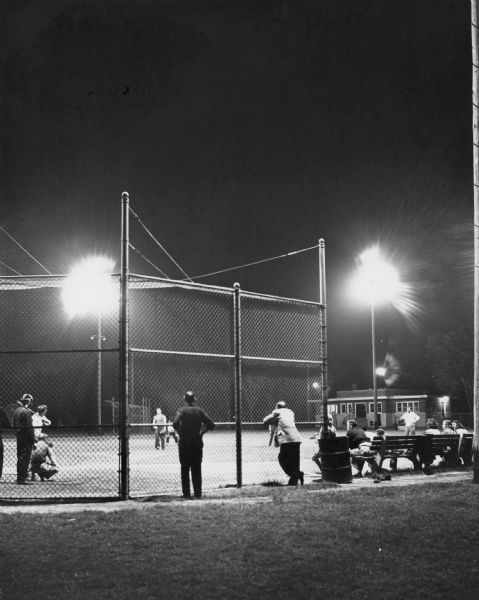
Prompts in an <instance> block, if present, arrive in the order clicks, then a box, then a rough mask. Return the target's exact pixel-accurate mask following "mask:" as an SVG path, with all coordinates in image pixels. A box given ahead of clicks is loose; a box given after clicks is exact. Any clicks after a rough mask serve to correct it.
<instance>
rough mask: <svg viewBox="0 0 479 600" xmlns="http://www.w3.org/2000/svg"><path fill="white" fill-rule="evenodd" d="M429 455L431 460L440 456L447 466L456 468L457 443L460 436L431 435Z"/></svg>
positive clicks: (457, 462)
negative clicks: (431, 457)
mask: <svg viewBox="0 0 479 600" xmlns="http://www.w3.org/2000/svg"><path fill="white" fill-rule="evenodd" d="M428 437H430V438H431V440H430V443H431V454H432V456H433V459H434V458H435V457H436V456H440V457H441V458H443V459H444V460H445V461H446V464H447V465H448V466H456V465H458V464H460V461H459V442H460V438H461V436H460V435H459V434H458V433H451V434H441V435H431V436H428ZM431 462H432V461H431Z"/></svg>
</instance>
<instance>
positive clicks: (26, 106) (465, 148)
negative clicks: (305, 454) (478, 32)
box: [0, 0, 473, 388]
mask: <svg viewBox="0 0 479 600" xmlns="http://www.w3.org/2000/svg"><path fill="white" fill-rule="evenodd" d="M2 10H3V13H4V14H3V15H2V17H3V19H2V20H3V31H2V33H1V35H0V38H1V39H2V42H1V43H2V45H3V47H2V51H1V55H2V59H3V60H2V71H1V73H2V81H1V86H2V93H1V102H2V104H1V118H2V121H1V142H2V145H1V148H2V155H1V169H2V170H1V181H2V202H1V209H0V211H1V220H0V224H1V225H2V227H4V228H5V230H6V231H8V233H9V234H11V235H12V236H13V237H14V238H15V239H16V240H17V241H18V242H19V243H21V244H22V245H23V246H24V247H25V248H26V249H27V250H28V251H29V252H30V253H31V254H32V255H33V256H35V258H36V259H37V260H38V261H40V263H41V264H42V265H44V266H45V267H46V269H48V270H49V271H51V272H52V273H60V274H62V273H66V272H68V271H69V269H70V267H71V266H72V265H73V264H74V263H75V261H77V260H78V259H79V258H81V257H83V256H85V255H87V254H90V253H93V252H98V253H103V254H107V255H109V256H111V257H112V258H114V259H115V260H116V263H117V267H118V268H119V253H120V208H121V205H120V200H121V193H122V191H124V190H127V191H128V192H129V194H130V200H131V207H132V209H133V210H134V211H135V212H136V213H137V214H138V216H139V217H140V218H141V220H142V221H143V223H144V224H145V225H146V226H147V227H148V228H149V229H150V231H151V232H152V233H153V234H154V235H155V236H156V238H157V239H158V240H159V241H160V242H161V243H162V244H163V245H164V246H165V248H166V249H167V250H168V252H169V253H170V254H171V255H172V256H173V257H174V259H175V260H176V261H177V262H178V263H179V265H181V267H182V269H183V270H184V271H185V272H186V273H187V274H188V275H189V276H190V277H193V278H194V277H196V276H200V275H203V274H206V273H210V272H213V271H218V270H221V269H227V268H229V267H234V266H237V265H243V264H247V263H250V262H253V261H259V260H262V259H265V258H269V257H275V256H278V255H281V254H284V253H286V252H292V251H294V250H299V249H303V248H308V247H311V246H315V245H316V244H317V242H318V239H319V238H324V239H325V241H326V267H327V281H328V325H329V328H328V341H329V353H330V373H331V379H332V380H334V381H336V382H337V385H338V386H340V387H341V386H342V387H346V388H347V387H349V386H350V385H351V384H352V383H358V385H360V387H364V386H366V387H369V385H371V384H370V381H369V380H370V366H369V361H370V320H369V309H368V307H367V306H366V305H364V304H362V303H360V302H359V301H358V300H359V299H358V298H354V297H353V296H352V295H351V294H350V293H349V292H348V291H347V288H348V281H349V280H350V279H351V277H352V275H353V274H354V272H355V269H356V261H357V257H358V255H359V254H360V253H361V252H362V251H363V250H364V249H365V248H367V247H368V246H370V245H372V244H379V246H380V248H381V250H382V252H383V253H384V256H385V257H386V258H388V259H389V260H391V261H392V262H393V263H394V264H395V265H396V266H397V267H398V268H399V270H400V274H401V279H402V280H403V281H404V282H407V283H408V284H409V285H410V289H411V298H412V300H413V302H414V305H415V306H416V311H415V312H414V314H412V315H410V316H408V317H407V318H406V317H405V316H404V315H402V314H401V313H400V312H398V311H397V310H396V309H395V308H393V307H391V306H384V307H381V308H378V311H377V327H378V342H379V346H378V362H380V361H381V360H382V358H383V357H384V355H385V353H386V352H392V353H393V354H394V355H395V356H396V357H397V359H398V360H399V361H400V363H401V366H402V371H403V378H402V380H401V381H399V382H398V385H399V386H400V387H421V386H423V387H424V388H427V386H428V385H429V384H430V383H431V381H430V375H429V373H428V368H427V364H426V362H425V360H424V351H423V343H424V340H425V337H426V335H427V334H428V333H431V332H433V331H441V330H447V329H448V328H451V327H455V326H457V322H458V321H459V322H463V323H465V324H466V325H467V324H470V325H471V326H472V318H473V313H472V305H473V191H472V133H471V131H472V125H471V123H472V109H471V85H472V76H471V34H470V2H469V0H456V1H449V0H413V1H408V0H397V1H395V0H380V1H374V0H370V1H361V0H357V1H355V0H334V1H321V0H303V1H301V0H292V1H288V0H271V1H268V2H263V1H260V0H255V1H253V2H242V1H240V0H238V1H236V2H232V1H231V0H225V1H210V0H195V1H193V0H191V1H189V2H185V1H183V0H171V1H168V0H165V1H162V0H157V1H154V2H153V1H149V2H148V1H145V2H143V1H141V0H125V1H119V0H117V1H111V2H108V1H102V0H96V1H94V2H68V1H65V0H61V1H58V2H56V1H46V0H35V1H32V2H29V1H27V0H24V1H21V0H19V1H11V2H7V3H5V4H4V5H3V9H2ZM131 241H132V243H133V245H134V246H135V247H137V248H138V249H140V250H141V251H142V252H143V254H144V255H145V256H147V257H148V258H149V260H151V261H152V262H153V263H154V264H155V265H156V266H157V267H158V268H159V269H161V270H162V271H163V272H164V273H166V274H167V275H168V276H169V277H172V278H178V279H180V278H182V277H183V275H182V273H181V272H180V271H179V270H178V269H177V268H176V267H175V266H174V265H173V264H172V263H171V261H169V259H168V258H167V257H166V256H165V254H164V253H162V252H161V251H160V250H159V249H158V247H156V246H155V245H154V244H153V243H152V242H151V239H149V238H148V236H146V235H145V233H144V231H143V230H142V229H141V227H139V226H138V224H137V223H136V222H135V220H134V219H132V223H131ZM0 260H1V261H2V263H3V265H0V273H1V274H2V275H12V274H13V271H12V270H11V269H14V270H16V271H18V272H19V273H21V274H24V275H26V274H45V270H43V269H42V268H41V267H40V266H39V265H38V264H37V263H35V262H34V261H33V260H32V259H30V258H28V256H27V255H26V254H25V253H24V252H22V251H21V250H20V248H19V247H18V246H17V245H16V244H14V243H13V242H12V240H11V239H9V238H8V237H7V236H6V235H5V234H4V233H2V232H0ZM5 265H6V266H5ZM131 268H132V271H133V272H136V273H145V274H151V275H158V274H159V273H158V272H157V271H156V270H154V269H153V268H152V267H151V266H149V265H148V263H146V262H145V261H143V260H142V259H140V258H139V257H137V256H135V255H134V254H132V257H131ZM198 281H199V282H203V283H208V284H212V285H222V286H228V287H231V286H232V285H233V283H234V282H235V281H238V282H239V283H240V284H241V286H242V287H243V288H244V289H247V290H249V291H255V292H261V293H267V294H277V295H281V296H289V297H294V298H302V299H306V300H317V299H318V254H317V250H312V251H309V252H305V253H302V254H299V255H297V256H292V257H288V258H282V259H279V260H275V261H272V262H267V263H263V264H261V265H257V266H254V267H249V268H243V269H241V270H237V271H232V272H228V273H224V274H221V275H217V276H212V277H207V278H201V279H198Z"/></svg>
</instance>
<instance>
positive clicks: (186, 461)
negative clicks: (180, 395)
mask: <svg viewBox="0 0 479 600" xmlns="http://www.w3.org/2000/svg"><path fill="white" fill-rule="evenodd" d="M185 402H186V406H183V407H182V408H180V409H179V410H178V412H177V413H176V417H175V418H174V419H173V427H174V428H175V430H176V431H177V432H178V434H179V437H180V440H179V442H178V452H179V458H180V464H181V490H182V492H183V498H185V499H186V500H190V499H191V490H190V470H191V481H192V483H193V493H194V495H195V498H201V491H202V490H201V488H202V477H201V462H202V460H203V434H204V433H206V432H207V431H208V430H210V429H213V428H214V426H215V424H214V423H213V421H212V420H211V419H210V417H209V416H208V415H207V414H206V413H205V412H204V411H203V409H201V408H200V407H199V406H195V396H194V394H193V392H186V394H185Z"/></svg>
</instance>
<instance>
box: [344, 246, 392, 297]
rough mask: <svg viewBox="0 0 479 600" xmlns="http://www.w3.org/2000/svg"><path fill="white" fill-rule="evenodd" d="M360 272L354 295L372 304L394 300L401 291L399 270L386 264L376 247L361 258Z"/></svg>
mask: <svg viewBox="0 0 479 600" xmlns="http://www.w3.org/2000/svg"><path fill="white" fill-rule="evenodd" d="M359 260H360V265H359V272H358V274H357V276H356V278H355V279H354V281H353V289H354V294H355V295H356V296H359V297H360V298H362V299H364V300H365V301H367V302H368V303H370V304H376V303H379V302H384V301H385V300H392V299H393V298H394V296H395V295H396V294H397V293H398V292H399V291H400V287H401V285H400V282H399V274H398V272H397V270H396V269H395V268H394V267H393V266H391V265H390V264H388V263H387V262H384V261H383V260H382V258H381V257H380V256H379V248H378V247H377V246H375V247H374V248H370V249H369V250H366V251H365V252H363V253H362V254H361V256H360V257H359Z"/></svg>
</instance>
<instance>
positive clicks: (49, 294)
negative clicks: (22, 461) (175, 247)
mask: <svg viewBox="0 0 479 600" xmlns="http://www.w3.org/2000/svg"><path fill="white" fill-rule="evenodd" d="M65 280H66V278H65V277H63V276H41V277H1V278H0V302H1V310H0V336H1V337H0V361H1V367H0V408H1V409H2V410H3V412H4V414H5V415H6V416H7V419H9V420H10V423H11V418H12V414H13V411H14V410H15V407H16V401H17V400H18V399H19V398H20V397H21V395H22V394H23V393H27V392H28V393H30V394H32V396H33V398H34V403H33V409H35V407H37V406H39V405H42V404H45V405H47V407H48V412H47V417H48V418H49V419H50V420H51V422H52V424H51V425H50V426H49V427H48V428H47V429H45V430H44V431H45V432H46V433H47V434H48V435H49V438H50V440H51V441H52V442H53V452H54V454H55V458H56V461H57V463H58V465H59V472H58V473H57V474H56V475H55V476H54V477H52V478H51V479H50V480H49V481H36V482H35V483H33V484H31V485H28V486H18V485H16V461H17V456H16V440H15V431H14V430H13V428H11V427H8V426H7V427H5V428H4V429H3V456H2V455H0V459H1V458H3V476H2V477H1V479H0V501H20V500H23V501H41V500H49V501H51V500H57V501H75V500H84V499H118V498H119V495H120V491H119V490H120V482H121V481H122V469H125V468H128V478H127V481H128V495H129V497H139V496H145V495H153V494H168V495H170V494H171V495H176V494H179V493H180V477H179V461H178V452H177V448H176V442H175V439H174V438H173V437H170V436H166V439H165V440H164V441H165V444H164V449H163V448H162V446H161V444H160V448H159V449H156V448H155V439H154V431H153V429H152V418H153V415H154V414H155V413H156V409H157V408H161V410H162V411H163V413H164V414H165V415H166V416H167V418H168V420H171V419H172V418H173V417H174V415H175V413H176V411H177V409H178V408H179V407H180V406H181V405H182V404H183V396H184V393H185V391H186V390H192V391H194V393H195V396H196V398H197V402H198V404H199V405H200V406H201V407H202V408H203V409H204V410H205V411H206V412H207V413H208V414H209V415H210V416H211V418H212V419H213V420H214V421H215V423H216V427H215V430H214V431H212V432H210V433H208V434H206V436H205V449H204V460H203V480H204V488H205V490H208V489H212V488H215V487H220V486H240V485H243V484H254V483H262V482H265V481H272V480H280V479H282V478H283V475H282V473H281V470H280V468H279V466H278V463H277V460H276V457H277V449H275V448H274V446H273V445H270V440H269V433H268V431H267V429H266V428H264V427H263V425H262V419H263V417H264V416H265V415H266V414H268V413H270V412H271V410H272V409H273V408H274V405H275V404H276V403H277V402H278V401H279V400H284V401H286V403H287V404H288V406H289V407H290V408H292V409H293V411H294V412H295V416H296V421H297V423H298V424H299V427H300V429H301V431H302V432H303V440H304V443H303V445H302V460H304V461H306V462H307V463H309V464H312V463H311V461H310V458H311V455H312V454H313V453H314V451H315V442H314V440H312V439H311V436H312V435H313V432H314V430H315V429H316V424H317V421H318V420H320V419H321V418H322V413H321V411H322V401H323V398H322V395H323V393H324V389H325V381H326V359H325V326H326V322H325V308H324V306H323V305H322V304H320V303H314V302H306V301H301V300H295V299H288V298H280V297H273V296H266V295H261V294H254V293H250V292H245V291H242V290H240V288H239V286H236V287H234V288H232V289H230V288H219V287H213V286H205V285H200V284H195V283H190V282H185V281H172V280H170V279H160V278H153V277H146V276H138V275H129V277H128V295H129V310H128V318H129V322H128V331H129V335H128V378H127V379H128V394H127V398H128V406H127V410H126V414H125V416H124V417H122V413H121V410H120V409H121V405H120V401H121V398H120V396H121V394H120V393H119V388H120V381H121V374H120V371H121V361H120V358H121V357H120V337H121V336H120V334H119V311H114V312H113V313H111V312H109V313H107V312H102V313H97V314H94V315H91V314H85V315H83V316H75V317H69V316H68V313H67V312H66V311H65V309H64V306H63V301H62V291H63V289H64V284H65ZM111 281H112V285H114V286H116V287H117V288H118V289H119V288H120V279H119V277H118V276H112V277H111ZM122 418H124V419H125V423H123V425H125V424H126V427H123V429H122V427H121V425H122V422H121V419H122ZM125 431H126V438H127V439H126V448H127V453H128V461H124V460H123V461H122V460H120V455H121V452H122V451H124V448H125V445H124V444H125V439H124V437H123V438H121V436H124V435H125ZM120 438H121V439H120ZM120 442H121V444H120ZM122 444H123V445H122ZM121 448H123V450H121ZM0 450H2V447H0ZM307 470H309V471H311V468H310V467H308V469H307ZM124 480H125V479H123V481H124Z"/></svg>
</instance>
